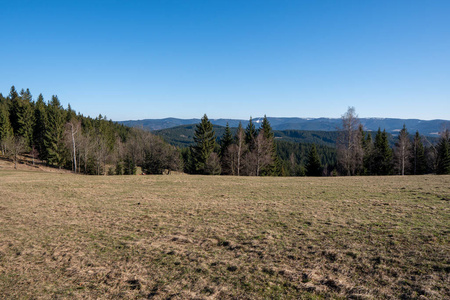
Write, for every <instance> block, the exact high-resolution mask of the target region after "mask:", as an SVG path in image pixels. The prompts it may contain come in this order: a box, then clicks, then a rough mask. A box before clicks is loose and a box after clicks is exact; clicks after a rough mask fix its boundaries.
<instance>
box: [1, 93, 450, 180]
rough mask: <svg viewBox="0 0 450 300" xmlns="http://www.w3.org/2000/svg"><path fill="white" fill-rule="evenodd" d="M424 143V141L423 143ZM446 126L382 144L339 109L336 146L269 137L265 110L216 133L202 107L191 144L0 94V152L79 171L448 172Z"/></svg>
mask: <svg viewBox="0 0 450 300" xmlns="http://www.w3.org/2000/svg"><path fill="white" fill-rule="evenodd" d="M424 142H426V145H425V144H424ZM449 148H450V133H449V130H448V129H445V128H444V129H443V130H442V131H441V136H440V139H439V142H438V144H436V145H434V144H432V143H429V142H428V140H427V139H426V137H424V136H421V135H420V134H419V132H416V133H415V135H414V136H411V135H410V134H409V133H408V131H407V129H406V127H403V129H401V130H400V132H399V134H398V137H397V139H396V143H395V145H394V146H393V147H391V146H390V145H389V141H388V134H387V133H386V131H385V130H383V131H381V129H379V130H378V132H376V134H374V133H372V132H364V130H363V126H362V125H361V124H360V122H359V119H358V118H357V116H356V114H355V109H354V108H349V109H348V111H347V112H346V113H345V114H344V115H343V116H342V128H340V129H339V136H338V139H337V142H336V147H335V148H333V147H329V146H324V145H315V144H302V143H294V142H284V141H276V139H275V137H274V133H273V130H272V128H271V125H270V123H269V121H268V120H267V118H266V117H264V118H263V120H262V122H261V126H260V127H259V128H257V127H256V125H255V124H254V122H253V121H252V118H251V117H250V120H249V123H248V125H247V126H246V128H245V129H244V128H243V127H242V125H241V124H239V126H238V128H237V129H236V130H232V129H231V128H230V127H229V126H228V124H227V126H226V127H225V131H224V134H223V135H222V136H221V137H220V138H218V137H217V136H216V134H215V131H214V128H213V125H212V123H211V122H210V121H209V120H208V117H207V116H206V114H205V115H204V116H203V118H202V119H201V121H200V123H199V124H197V125H196V127H195V133H194V144H193V145H192V146H189V147H183V148H176V147H174V146H172V145H169V144H168V143H166V142H165V141H163V139H162V138H160V137H158V136H155V135H153V134H152V133H150V132H148V131H144V130H141V129H136V128H129V127H126V126H123V125H120V124H118V123H115V122H112V121H111V120H107V119H106V117H103V116H102V115H99V116H98V117H96V118H91V117H85V116H83V115H82V114H77V113H76V112H75V111H74V110H72V108H71V107H70V105H69V106H68V108H67V109H65V108H63V107H62V105H61V103H60V101H59V99H58V97H57V96H52V97H51V100H50V101H48V102H45V101H44V97H43V96H42V94H40V95H39V96H38V97H37V99H36V100H34V99H33V98H32V95H31V92H30V91H29V89H26V90H24V89H22V90H21V91H20V92H17V91H16V89H15V87H14V86H12V87H11V90H10V93H9V95H8V96H6V97H4V96H3V95H2V94H1V93H0V155H1V156H4V157H6V158H8V159H10V160H12V161H13V162H14V163H15V165H16V164H17V162H18V161H19V157H20V155H27V156H28V157H30V158H31V159H32V160H33V163H34V162H35V160H38V159H39V160H40V161H41V162H43V163H45V164H46V165H48V166H53V167H56V168H65V169H69V170H72V171H73V172H75V173H82V174H97V175H100V174H109V175H128V174H135V173H136V170H137V167H140V169H141V170H142V172H143V173H146V174H161V173H162V172H164V171H169V172H170V171H175V170H183V171H184V172H186V173H190V174H212V175H219V174H223V175H235V176H305V175H306V176H330V175H344V176H346V175H349V176H351V175H393V174H399V175H406V174H411V175H420V174H427V173H436V174H450V153H449Z"/></svg>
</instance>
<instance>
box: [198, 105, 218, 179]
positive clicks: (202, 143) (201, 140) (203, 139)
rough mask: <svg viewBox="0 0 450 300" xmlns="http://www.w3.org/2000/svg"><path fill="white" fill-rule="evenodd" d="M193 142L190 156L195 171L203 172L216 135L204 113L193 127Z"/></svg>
mask: <svg viewBox="0 0 450 300" xmlns="http://www.w3.org/2000/svg"><path fill="white" fill-rule="evenodd" d="M194 142H195V145H194V146H192V158H193V164H194V169H195V173H198V174H205V167H206V162H207V160H208V158H209V156H210V155H211V153H212V152H213V151H214V148H215V146H216V135H215V132H214V129H213V125H212V123H211V122H210V121H209V120H208V117H207V116H206V114H205V115H204V116H203V118H202V119H201V121H200V123H199V124H197V126H196V128H195V133H194Z"/></svg>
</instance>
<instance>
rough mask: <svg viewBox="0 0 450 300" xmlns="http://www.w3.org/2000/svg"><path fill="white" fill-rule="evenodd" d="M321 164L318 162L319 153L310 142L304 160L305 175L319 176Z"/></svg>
mask: <svg viewBox="0 0 450 300" xmlns="http://www.w3.org/2000/svg"><path fill="white" fill-rule="evenodd" d="M322 171H323V169H322V166H321V164H320V158H319V154H318V153H317V149H316V145H315V144H312V145H311V148H310V150H309V153H308V158H307V160H306V175H307V176H321V175H322Z"/></svg>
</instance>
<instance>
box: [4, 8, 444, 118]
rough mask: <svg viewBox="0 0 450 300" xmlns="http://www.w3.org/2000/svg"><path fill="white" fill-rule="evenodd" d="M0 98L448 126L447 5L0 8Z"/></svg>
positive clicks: (130, 111) (118, 112)
mask: <svg viewBox="0 0 450 300" xmlns="http://www.w3.org/2000/svg"><path fill="white" fill-rule="evenodd" d="M0 12H1V14H0V15H1V16H2V22H1V23H2V24H1V25H0V37H1V39H2V45H1V47H0V68H1V69H0V70H1V71H0V92H2V93H3V95H5V96H6V95H7V94H8V93H9V89H10V87H11V85H15V86H16V88H18V89H21V88H30V90H31V92H32V94H33V96H34V98H36V97H37V96H38V94H39V93H42V94H43V95H44V98H45V99H46V100H49V99H50V97H51V96H52V95H53V94H56V95H58V97H59V98H60V100H61V103H62V104H63V105H64V106H65V107H66V106H67V104H68V103H70V104H71V106H72V108H73V109H75V110H76V111H79V112H81V113H83V114H84V115H90V116H97V115H98V114H100V113H101V114H102V115H106V116H107V117H108V118H110V119H113V120H127V119H144V118H164V117H179V118H200V117H201V116H202V115H203V114H204V113H207V114H208V116H209V117H210V118H240V119H248V117H249V116H250V115H251V116H253V117H259V116H262V115H264V114H266V115H267V116H271V117H340V116H341V115H342V114H343V113H344V112H345V111H346V110H347V107H348V106H354V107H355V108H356V112H357V114H358V115H359V116H360V117H399V118H419V119H447V120H448V119H450V1H449V0H443V1H439V0H433V1H425V0H421V1H415V0H407V1H400V0H396V1H392V0H388V1H384V0H374V1H371V0H364V1H362V0H354V1H346V0H339V1H338V0H332V1H319V0H317V1H316V0H309V1H301V0H293V1H284V0H276V1H263V0H257V1H248V0H245V1H242V0H240V1H234V0H205V1H194V0H192V1H187V0H179V1H172V0H161V1H151V0H149V1H95V0H93V1H45V0H44V1H22V0H15V1H3V0H0Z"/></svg>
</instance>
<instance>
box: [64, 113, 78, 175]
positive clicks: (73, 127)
mask: <svg viewBox="0 0 450 300" xmlns="http://www.w3.org/2000/svg"><path fill="white" fill-rule="evenodd" d="M65 134H66V139H65V142H66V146H67V148H68V149H70V152H71V157H72V167H73V171H74V172H75V173H76V172H77V170H78V168H77V148H78V144H79V142H80V136H81V122H80V121H78V120H71V121H70V122H68V123H67V124H66V131H65Z"/></svg>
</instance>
